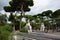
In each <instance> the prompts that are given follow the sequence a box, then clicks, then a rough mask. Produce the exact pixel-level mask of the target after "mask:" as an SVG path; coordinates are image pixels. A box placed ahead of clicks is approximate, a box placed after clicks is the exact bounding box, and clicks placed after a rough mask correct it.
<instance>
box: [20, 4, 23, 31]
mask: <svg viewBox="0 0 60 40" xmlns="http://www.w3.org/2000/svg"><path fill="white" fill-rule="evenodd" d="M23 12H24V11H23V4H21V16H20V31H21V22H22V16H23V15H22V14H23Z"/></svg>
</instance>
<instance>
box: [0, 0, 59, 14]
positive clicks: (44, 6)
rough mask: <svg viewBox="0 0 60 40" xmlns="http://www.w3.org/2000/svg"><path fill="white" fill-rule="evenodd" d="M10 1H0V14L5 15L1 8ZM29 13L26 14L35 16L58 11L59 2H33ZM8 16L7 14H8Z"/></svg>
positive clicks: (47, 0) (40, 0)
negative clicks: (49, 11)
mask: <svg viewBox="0 0 60 40" xmlns="http://www.w3.org/2000/svg"><path fill="white" fill-rule="evenodd" d="M9 1H10V0H0V13H3V14H4V13H5V11H4V10H3V6H8V5H9ZM30 8H31V11H30V12H27V13H26V14H31V15H35V14H38V13H41V12H43V11H45V10H52V11H55V10H57V9H60V0H34V6H32V7H30ZM8 15H9V14H8Z"/></svg>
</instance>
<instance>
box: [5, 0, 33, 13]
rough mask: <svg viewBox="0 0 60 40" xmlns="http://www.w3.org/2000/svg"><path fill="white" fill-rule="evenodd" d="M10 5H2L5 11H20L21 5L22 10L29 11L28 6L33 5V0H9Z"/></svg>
mask: <svg viewBox="0 0 60 40" xmlns="http://www.w3.org/2000/svg"><path fill="white" fill-rule="evenodd" d="M9 4H10V6H4V10H5V11H6V12H15V11H21V8H22V5H23V10H24V12H26V11H30V8H29V7H28V6H33V0H11V1H10V2H9Z"/></svg>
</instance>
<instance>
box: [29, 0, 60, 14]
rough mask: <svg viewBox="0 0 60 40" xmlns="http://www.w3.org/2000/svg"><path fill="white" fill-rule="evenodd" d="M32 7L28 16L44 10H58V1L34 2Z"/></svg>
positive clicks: (59, 1)
mask: <svg viewBox="0 0 60 40" xmlns="http://www.w3.org/2000/svg"><path fill="white" fill-rule="evenodd" d="M34 4H35V5H34V6H33V7H32V8H31V11H30V14H33V15H34V14H38V13H41V12H43V11H44V10H52V11H55V10H57V9H59V8H60V0H34Z"/></svg>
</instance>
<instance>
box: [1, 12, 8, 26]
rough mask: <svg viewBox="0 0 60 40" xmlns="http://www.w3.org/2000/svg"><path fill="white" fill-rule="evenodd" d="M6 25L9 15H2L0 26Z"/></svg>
mask: <svg viewBox="0 0 60 40" xmlns="http://www.w3.org/2000/svg"><path fill="white" fill-rule="evenodd" d="M6 23H7V15H6V14H1V13H0V26H2V25H4V24H6Z"/></svg>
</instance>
